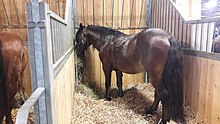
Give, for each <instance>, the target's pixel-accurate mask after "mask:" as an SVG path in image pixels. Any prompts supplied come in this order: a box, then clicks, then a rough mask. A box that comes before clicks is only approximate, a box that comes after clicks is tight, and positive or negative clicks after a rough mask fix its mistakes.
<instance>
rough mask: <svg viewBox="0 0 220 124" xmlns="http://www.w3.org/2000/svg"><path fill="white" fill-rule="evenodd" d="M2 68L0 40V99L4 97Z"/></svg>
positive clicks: (0, 104)
mask: <svg viewBox="0 0 220 124" xmlns="http://www.w3.org/2000/svg"><path fill="white" fill-rule="evenodd" d="M3 69H4V68H3V55H2V42H1V40H0V99H4V97H5V84H4V82H3V71H4V70H3ZM3 101H4V100H3ZM2 104H4V103H2V101H1V100H0V106H2ZM0 112H1V111H0ZM0 119H1V118H0ZM0 121H1V120H0Z"/></svg>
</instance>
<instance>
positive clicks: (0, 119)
mask: <svg viewBox="0 0 220 124" xmlns="http://www.w3.org/2000/svg"><path fill="white" fill-rule="evenodd" d="M0 109H1V108H0ZM3 119H4V114H3V110H2V111H1V110H0V124H2V122H3Z"/></svg>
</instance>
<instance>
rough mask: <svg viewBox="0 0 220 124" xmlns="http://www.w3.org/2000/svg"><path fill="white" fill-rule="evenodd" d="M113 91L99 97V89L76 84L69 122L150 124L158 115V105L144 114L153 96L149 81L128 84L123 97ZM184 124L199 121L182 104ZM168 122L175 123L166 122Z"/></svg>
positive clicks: (198, 122)
mask: <svg viewBox="0 0 220 124" xmlns="http://www.w3.org/2000/svg"><path fill="white" fill-rule="evenodd" d="M117 92H118V91H117V90H116V89H113V90H112V92H111V96H113V99H112V100H111V101H105V100H104V99H101V98H100V94H103V93H101V92H94V89H92V88H90V87H89V86H88V85H82V84H80V85H79V86H78V88H77V93H76V94H75V96H74V99H73V111H74V112H73V117H72V123H73V124H112V123H113V124H116V123H117V124H154V123H156V122H158V121H159V119H160V118H161V115H162V107H161V104H160V105H159V108H158V110H157V112H156V113H155V114H154V115H153V116H151V115H145V114H144V111H145V109H149V108H150V106H151V104H152V102H153V98H154V88H153V87H152V85H151V84H146V83H144V84H143V83H142V84H141V83H140V84H133V85H130V86H128V87H127V88H126V89H125V91H124V93H125V94H124V97H122V98H120V97H117ZM185 116H186V121H187V123H188V124H203V123H205V122H203V121H201V120H199V119H198V118H197V117H196V115H195V114H194V112H193V111H192V109H191V108H190V107H185ZM169 123H170V124H175V122H174V121H172V120H171V121H170V122H169Z"/></svg>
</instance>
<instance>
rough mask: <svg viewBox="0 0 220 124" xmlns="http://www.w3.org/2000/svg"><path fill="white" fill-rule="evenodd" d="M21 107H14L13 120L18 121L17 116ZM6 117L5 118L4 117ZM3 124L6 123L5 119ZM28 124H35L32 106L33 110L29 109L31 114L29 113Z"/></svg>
mask: <svg viewBox="0 0 220 124" xmlns="http://www.w3.org/2000/svg"><path fill="white" fill-rule="evenodd" d="M18 110H19V108H14V109H12V111H11V117H12V121H13V122H14V123H15V121H16V116H17V113H18ZM4 119H5V118H4ZM3 124H6V122H5V121H3ZM27 124H34V109H33V108H31V110H30V111H29V115H28V122H27Z"/></svg>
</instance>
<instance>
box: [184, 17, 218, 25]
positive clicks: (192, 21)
mask: <svg viewBox="0 0 220 124" xmlns="http://www.w3.org/2000/svg"><path fill="white" fill-rule="evenodd" d="M219 20H220V17H214V18H205V19H199V20H190V21H185V22H186V23H187V24H195V23H208V22H216V21H219Z"/></svg>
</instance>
